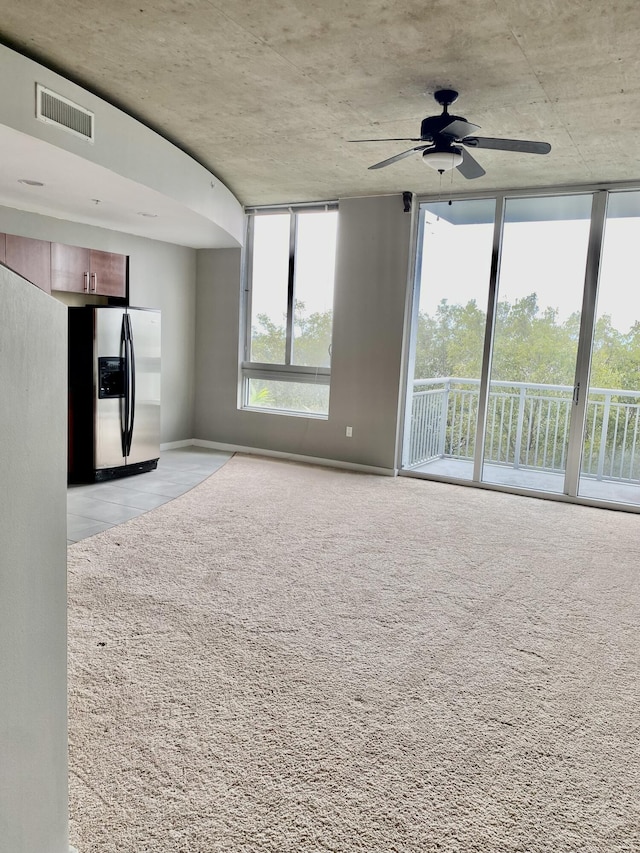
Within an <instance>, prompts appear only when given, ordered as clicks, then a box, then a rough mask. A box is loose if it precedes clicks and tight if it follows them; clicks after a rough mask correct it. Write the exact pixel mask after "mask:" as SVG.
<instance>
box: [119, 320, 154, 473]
mask: <svg viewBox="0 0 640 853" xmlns="http://www.w3.org/2000/svg"><path fill="white" fill-rule="evenodd" d="M128 313H129V316H130V318H131V330H132V337H133V381H132V383H131V384H132V396H133V398H134V399H132V406H133V433H132V438H131V447H130V451H129V455H128V456H127V464H128V465H133V464H136V463H138V462H146V461H147V460H149V459H157V458H158V457H159V456H160V312H159V311H151V310H149V311H147V310H143V309H135V308H129V309H128Z"/></svg>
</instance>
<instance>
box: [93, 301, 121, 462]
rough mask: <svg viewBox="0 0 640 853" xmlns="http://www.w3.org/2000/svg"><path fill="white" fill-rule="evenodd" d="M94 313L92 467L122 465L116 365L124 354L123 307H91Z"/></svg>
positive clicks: (118, 387)
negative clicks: (93, 434)
mask: <svg viewBox="0 0 640 853" xmlns="http://www.w3.org/2000/svg"><path fill="white" fill-rule="evenodd" d="M94 312H95V321H94V329H95V341H94V366H93V387H94V406H95V449H94V457H95V458H94V466H95V468H96V469H99V468H115V467H116V466H118V465H124V464H125V458H124V454H123V446H122V417H123V411H124V395H123V389H122V382H121V381H120V380H119V378H118V375H117V371H118V364H119V363H122V359H123V356H124V351H123V347H122V318H123V316H124V308H122V309H120V308H94Z"/></svg>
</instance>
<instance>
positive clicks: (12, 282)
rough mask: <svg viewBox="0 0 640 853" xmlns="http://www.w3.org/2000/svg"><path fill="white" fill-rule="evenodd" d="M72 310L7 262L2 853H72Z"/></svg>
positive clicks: (2, 304)
mask: <svg viewBox="0 0 640 853" xmlns="http://www.w3.org/2000/svg"><path fill="white" fill-rule="evenodd" d="M66 319H67V318H66V311H65V309H64V307H63V306H62V305H60V304H59V303H58V302H56V301H55V300H53V299H52V298H51V297H50V296H47V295H46V294H45V293H43V292H42V291H40V290H38V289H37V288H36V287H34V286H33V285H30V284H28V283H27V282H25V281H24V280H23V279H21V278H20V277H19V276H17V275H15V274H14V273H12V272H10V271H8V270H7V269H6V268H5V267H2V266H0V436H1V437H2V440H1V441H0V484H1V488H0V850H1V851H3V853H4V852H5V851H6V853H63V851H64V853H66V851H67V850H68V842H67V724H66V720H67V713H66V707H67V705H66V701H67V697H66V688H67V684H66V639H67V638H66V556H67V555H66V482H67V481H66V443H67V442H66V438H67V421H66V418H67V406H66V402H67V374H66V364H67V348H66Z"/></svg>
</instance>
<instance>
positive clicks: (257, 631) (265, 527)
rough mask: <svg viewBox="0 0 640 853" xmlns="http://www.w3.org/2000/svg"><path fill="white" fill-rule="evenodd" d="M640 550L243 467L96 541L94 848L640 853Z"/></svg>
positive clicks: (318, 478)
mask: <svg viewBox="0 0 640 853" xmlns="http://www.w3.org/2000/svg"><path fill="white" fill-rule="evenodd" d="M639 531H640V518H638V516H636V515H630V514H626V513H621V512H610V511H605V510H597V509H591V508H584V507H577V506H570V505H564V504H558V503H554V502H547V501H539V500H534V499H530V498H521V497H516V496H510V495H503V494H498V493H493V492H487V491H480V490H474V489H465V488H461V487H456V486H449V485H443V484H437V483H429V482H425V481H417V480H411V479H406V478H399V479H395V480H394V479H391V478H386V477H376V476H369V475H364V474H357V473H350V472H344V471H336V470H329V469H324V468H319V467H312V466H305V465H301V464H295V463H288V462H282V461H276V460H268V459H263V458H256V457H247V456H236V457H234V458H233V459H232V460H231V461H230V462H228V463H227V464H226V465H225V466H224V467H223V468H222V469H220V470H219V471H218V472H217V473H215V474H214V475H213V476H212V477H210V478H209V480H207V481H205V482H204V483H203V484H202V485H200V486H198V487H197V488H195V489H194V490H193V491H191V492H189V493H188V494H187V495H185V496H183V497H181V498H178V499H176V500H175V501H173V502H171V503H169V504H166V505H165V506H162V507H160V508H159V509H157V510H154V511H153V512H150V513H148V514H147V515H144V516H141V517H139V518H136V519H133V520H132V521H130V522H127V523H126V524H124V525H122V526H121V527H117V528H113V529H111V530H108V531H106V532H105V533H102V534H100V535H98V536H95V537H93V538H92V539H88V540H85V541H84V542H80V543H78V544H76V545H73V546H72V547H71V548H70V549H69V596H70V613H69V645H70V658H69V660H70V691H71V692H70V741H71V754H70V764H71V782H70V784H71V818H72V823H71V840H72V843H73V844H75V845H76V846H77V847H78V849H79V851H80V853H116V851H117V853H143V851H153V853H175V851H180V853H182V852H183V851H184V853H187V852H188V853H215V852H216V851H225V853H227V851H228V853H235V851H248V852H249V851H251V853H253V851H256V853H258V851H259V853H262V852H263V851H269V853H289V852H290V853H308V852H309V853H310V851H335V853H351V851H367V853H373V852H374V851H375V853H391V852H392V851H397V852H398V853H406V852H408V851H410V853H414V851H415V853H431V851H438V853H453V851H456V852H457V853H458V852H459V853H471V852H472V851H473V853H475V851H478V853H480V852H481V853H502V851H505V853H506V851H509V853H513V851H522V853H537V851H553V853H565V851H581V853H584V852H585V851H602V853H616V851H629V853H631V851H633V853H637V851H638V850H640V747H639V727H640V703H639V699H640V678H639V666H640V627H639V626H640V595H639V592H640V559H639V557H640V546H639V543H640V533H639Z"/></svg>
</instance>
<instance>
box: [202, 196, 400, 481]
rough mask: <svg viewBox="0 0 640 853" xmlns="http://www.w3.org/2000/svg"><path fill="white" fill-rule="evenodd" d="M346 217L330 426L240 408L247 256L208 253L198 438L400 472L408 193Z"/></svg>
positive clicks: (360, 202)
mask: <svg viewBox="0 0 640 853" xmlns="http://www.w3.org/2000/svg"><path fill="white" fill-rule="evenodd" d="M339 210H340V212H339V231H338V255H337V271H336V290H335V303H334V307H335V310H334V328H333V355H332V370H331V398H330V410H329V418H328V420H318V419H314V418H304V417H287V416H282V415H275V414H270V413H267V412H248V411H241V410H238V407H237V399H238V351H239V322H240V321H239V316H240V293H241V284H240V265H241V255H240V250H236V249H212V250H200V251H199V252H198V276H197V277H198V287H197V318H196V389H195V401H196V402H195V433H194V437H195V438H197V439H202V440H206V441H213V442H220V443H223V444H231V445H238V446H242V447H252V448H259V449H265V450H271V451H278V452H284V453H293V454H299V455H302V456H313V457H319V458H323V459H333V460H339V461H342V462H349V463H354V464H359V465H368V466H373V467H377V468H387V469H393V468H394V467H395V451H396V434H397V422H398V413H399V389H400V380H401V362H402V333H403V323H404V313H405V297H406V286H407V274H408V267H409V247H410V234H411V217H410V215H409V214H408V213H404V210H403V203H402V196H401V195H394V196H381V197H373V198H356V199H344V200H341V201H340V208H339ZM347 425H349V426H352V427H353V438H347V437H346V435H345V428H346V426H347Z"/></svg>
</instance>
